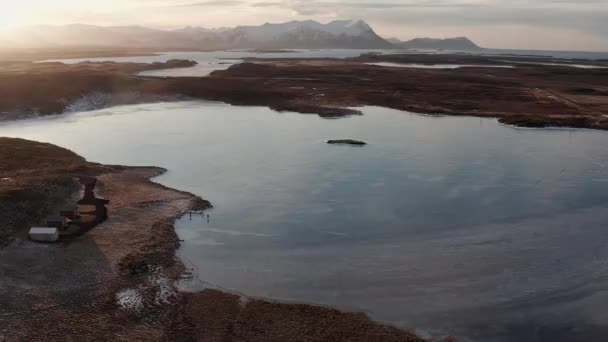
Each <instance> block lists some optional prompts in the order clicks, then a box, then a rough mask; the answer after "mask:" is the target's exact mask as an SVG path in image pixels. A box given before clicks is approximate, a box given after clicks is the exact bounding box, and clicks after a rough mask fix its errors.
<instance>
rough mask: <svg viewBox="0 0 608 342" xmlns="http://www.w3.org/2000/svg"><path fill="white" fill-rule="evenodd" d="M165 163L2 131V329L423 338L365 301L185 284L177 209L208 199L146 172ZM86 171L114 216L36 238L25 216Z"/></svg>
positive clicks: (52, 333)
mask: <svg viewBox="0 0 608 342" xmlns="http://www.w3.org/2000/svg"><path fill="white" fill-rule="evenodd" d="M162 172H164V170H163V169H160V168H156V167H123V166H107V165H100V164H95V163H91V162H87V161H86V160H84V159H83V158H81V157H79V156H78V155H76V154H74V153H73V152H71V151H68V150H66V149H63V148H60V147H57V146H53V145H50V144H44V143H38V142H33V141H27V140H22V139H12V138H0V176H1V180H0V209H1V210H0V215H2V216H0V223H1V225H0V232H2V233H3V235H2V236H3V238H2V241H3V243H4V244H3V247H0V260H1V261H2V262H0V341H45V342H46V341H66V340H67V341H171V342H173V341H205V342H215V341H222V342H224V341H226V342H230V341H235V342H236V341H250V342H257V341H260V342H262V341H287V342H288V341H332V342H333V341H353V342H357V341H360V342H375V341H378V342H380V341H389V342H390V341H400V342H407V341H413V342H419V341H420V342H422V341H424V340H423V339H421V338H419V337H416V336H415V335H414V334H413V333H410V332H406V331H402V330H398V329H395V328H391V327H387V326H384V325H382V324H379V323H375V322H372V321H371V320H369V318H367V316H366V315H364V314H362V313H347V312H342V311H339V310H336V309H332V308H325V307H319V306H314V305H303V304H282V303H276V302H271V301H267V300H261V299H253V298H243V297H242V296H240V295H235V294H231V293H227V292H221V291H217V290H212V289H208V290H204V291H201V292H195V293H188V292H180V291H178V290H177V288H176V285H175V284H176V281H177V280H178V279H179V278H180V276H181V275H182V274H183V270H184V266H183V265H182V264H181V262H180V261H179V260H178V259H176V257H175V251H176V249H177V248H178V245H179V242H178V239H177V236H176V233H175V230H174V228H173V224H174V220H175V218H176V217H178V216H179V215H181V214H182V213H183V212H184V211H185V210H195V209H196V210H200V209H205V208H208V207H209V206H210V203H209V202H206V201H204V200H202V199H200V198H198V197H196V196H194V195H192V194H190V193H186V192H181V191H177V190H173V189H169V188H167V187H164V186H162V185H159V184H157V183H154V182H152V181H151V180H150V177H153V176H156V175H159V174H160V173H162ZM81 175H86V176H96V177H97V178H98V180H99V182H98V192H99V194H100V195H101V196H103V197H106V198H108V199H110V200H111V202H110V205H109V219H108V220H107V221H105V222H104V223H102V224H100V225H99V226H97V227H95V228H94V229H93V230H91V231H89V232H87V233H86V234H84V235H81V236H78V237H75V238H71V239H69V240H65V241H62V242H60V243H58V244H51V245H47V244H37V243H34V242H31V241H29V240H28V239H27V237H26V236H27V235H26V234H27V229H28V226H29V225H30V224H37V223H38V222H39V220H40V219H42V218H43V217H44V216H45V215H48V214H51V213H54V212H55V211H56V210H57V208H58V207H60V206H62V205H64V204H68V203H74V201H75V200H76V198H78V197H79V194H80V189H79V186H78V181H77V176H81ZM7 219H10V221H7Z"/></svg>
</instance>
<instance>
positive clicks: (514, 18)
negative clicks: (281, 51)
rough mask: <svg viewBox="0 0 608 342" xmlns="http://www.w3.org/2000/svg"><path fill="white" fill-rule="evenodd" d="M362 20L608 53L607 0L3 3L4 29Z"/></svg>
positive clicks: (398, 29)
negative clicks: (61, 25) (51, 25)
mask: <svg viewBox="0 0 608 342" xmlns="http://www.w3.org/2000/svg"><path fill="white" fill-rule="evenodd" d="M302 19H315V20H318V21H322V22H327V21H330V20H334V19H363V20H365V21H367V22H368V23H369V24H370V25H372V27H374V28H375V29H376V31H377V32H378V33H379V34H380V35H382V36H385V37H398V38H402V39H408V38H414V37H423V36H424V37H427V36H431V37H453V36H467V37H470V38H471V39H473V40H475V41H476V42H477V43H479V44H480V45H482V46H485V47H502V48H536V49H570V50H602V51H608V0H378V1H372V0H202V1H196V0H191V1H188V0H0V27H10V26H16V25H29V24H69V23H85V24H97V25H144V26H151V27H156V28H176V27H182V26H186V25H192V26H204V27H222V26H236V25H258V24H263V23H265V22H283V21H288V20H302Z"/></svg>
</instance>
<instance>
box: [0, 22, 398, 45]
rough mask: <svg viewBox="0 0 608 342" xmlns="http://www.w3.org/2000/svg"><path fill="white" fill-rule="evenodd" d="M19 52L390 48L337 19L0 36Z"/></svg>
mask: <svg viewBox="0 0 608 342" xmlns="http://www.w3.org/2000/svg"><path fill="white" fill-rule="evenodd" d="M0 40H4V41H12V43H13V45H16V46H24V47H32V46H35V47H40V46H42V47H44V46H104V47H107V46H112V47H131V48H134V47H139V48H184V49H244V48H257V49H280V48H390V47H392V44H391V43H389V42H388V41H386V40H384V39H383V38H381V37H380V36H378V35H377V34H376V33H375V32H374V30H373V29H372V28H371V27H370V26H369V25H368V24H367V23H365V22H364V21H362V20H337V21H332V22H330V23H327V24H322V23H319V22H317V21H314V20H307V21H290V22H286V23H282V24H264V25H261V26H239V27H236V28H222V29H206V28H202V27H186V28H183V29H179V30H173V31H163V30H155V29H149V28H144V27H138V26H125V27H101V26H92V25H67V26H31V27H26V28H21V29H17V30H13V31H12V32H7V33H5V34H4V35H0Z"/></svg>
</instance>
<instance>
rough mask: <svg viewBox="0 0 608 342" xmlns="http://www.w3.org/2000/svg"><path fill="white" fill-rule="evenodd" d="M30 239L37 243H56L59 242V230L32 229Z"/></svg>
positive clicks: (51, 228) (50, 228)
mask: <svg viewBox="0 0 608 342" xmlns="http://www.w3.org/2000/svg"><path fill="white" fill-rule="evenodd" d="M29 235H30V239H31V240H32V241H37V242H56V241H58V240H59V229H57V228H55V227H32V228H31V229H30V233H29Z"/></svg>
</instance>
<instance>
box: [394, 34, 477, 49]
mask: <svg viewBox="0 0 608 342" xmlns="http://www.w3.org/2000/svg"><path fill="white" fill-rule="evenodd" d="M391 42H392V43H393V44H395V45H396V46H398V47H400V48H403V49H430V50H460V51H474V50H481V47H479V46H478V45H477V44H475V43H474V42H473V41H472V40H470V39H469V38H467V37H455V38H445V39H441V38H415V39H412V40H409V41H407V42H394V41H391Z"/></svg>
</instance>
